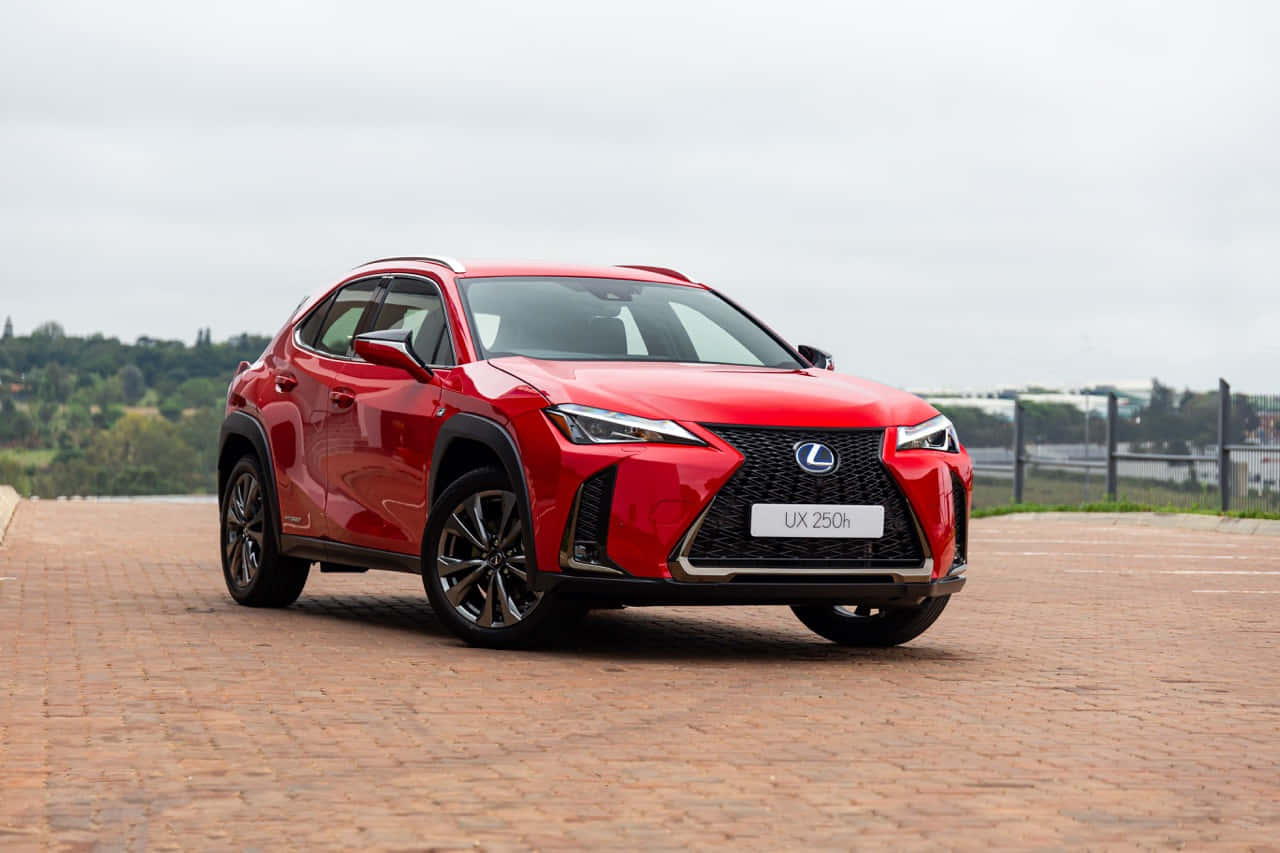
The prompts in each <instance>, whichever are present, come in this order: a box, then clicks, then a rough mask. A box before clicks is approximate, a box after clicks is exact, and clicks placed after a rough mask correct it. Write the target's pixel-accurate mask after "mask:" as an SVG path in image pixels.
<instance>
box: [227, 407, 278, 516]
mask: <svg viewBox="0 0 1280 853" xmlns="http://www.w3.org/2000/svg"><path fill="white" fill-rule="evenodd" d="M232 436H236V437H239V438H243V439H246V440H247V441H248V442H249V443H250V444H251V445H253V450H254V452H255V453H256V454H257V455H258V464H259V465H261V466H262V477H263V480H264V482H263V488H264V489H265V490H266V492H267V495H266V497H267V500H266V504H267V517H268V518H269V519H270V520H271V527H272V530H273V531H274V532H275V534H276V541H277V542H279V541H280V534H281V531H282V530H283V528H282V527H281V524H280V501H279V500H278V499H277V495H276V467H275V465H274V464H273V463H272V461H271V444H270V442H268V441H267V432H266V430H264V429H263V428H262V424H261V423H260V422H259V421H258V419H257V418H255V417H254V416H253V415H250V414H249V413H247V412H232V413H231V414H229V415H227V416H226V418H224V419H223V421H222V430H221V432H220V434H219V436H218V504H219V507H221V504H222V490H223V489H224V488H225V487H226V474H227V472H226V471H224V470H223V468H222V454H223V453H224V452H225V451H226V449H227V441H228V440H230V438H231V437H232Z"/></svg>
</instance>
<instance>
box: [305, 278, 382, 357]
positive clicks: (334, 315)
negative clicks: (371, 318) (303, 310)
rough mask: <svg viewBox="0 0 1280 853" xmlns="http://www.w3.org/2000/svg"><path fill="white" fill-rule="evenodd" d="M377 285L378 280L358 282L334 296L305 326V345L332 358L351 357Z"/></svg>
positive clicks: (318, 309) (317, 310)
mask: <svg viewBox="0 0 1280 853" xmlns="http://www.w3.org/2000/svg"><path fill="white" fill-rule="evenodd" d="M377 285H378V280H377V279H366V280H364V281H356V282H352V283H351V284H348V285H347V286H346V287H344V288H342V289H341V290H339V291H338V292H337V293H335V294H334V295H333V296H331V297H330V298H329V299H328V301H327V302H326V303H325V304H324V305H322V306H321V307H320V308H317V309H316V311H315V313H313V314H312V315H311V316H310V317H308V318H307V319H306V321H305V322H304V323H303V326H302V330H301V337H302V341H303V343H305V344H307V345H308V346H311V347H314V348H316V349H318V350H320V351H321V352H327V353H329V354H330V355H340V356H347V355H350V353H351V339H352V338H353V337H355V334H356V330H357V329H358V328H359V327H360V319H361V318H362V317H363V316H364V313H365V311H366V309H368V307H369V304H370V302H371V301H372V299H373V294H374V292H375V291H376V290H377Z"/></svg>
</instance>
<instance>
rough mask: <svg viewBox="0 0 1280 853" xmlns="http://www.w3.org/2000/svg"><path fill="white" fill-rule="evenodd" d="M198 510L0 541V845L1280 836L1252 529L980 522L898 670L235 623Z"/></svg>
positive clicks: (595, 639) (758, 646)
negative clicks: (476, 645) (944, 595)
mask: <svg viewBox="0 0 1280 853" xmlns="http://www.w3.org/2000/svg"><path fill="white" fill-rule="evenodd" d="M215 539H216V532H215V519H214V512H213V509H212V507H210V506H201V505H148V504H90V503H56V504H55V503H50V502H43V503H36V504H31V503H25V504H23V505H21V506H20V507H19V508H18V511H17V514H16V516H15V517H14V520H13V524H12V526H11V527H10V529H9V534H8V538H7V540H6V541H5V543H4V545H2V546H0V578H5V579H4V580H0V848H5V849H8V848H18V849H21V848H23V847H49V846H67V847H70V848H77V847H81V846H84V847H86V848H87V847H89V846H90V845H92V844H94V843H98V844H102V845H104V846H106V847H108V848H115V847H130V848H141V847H154V848H165V847H181V848H209V847H213V848H231V847H235V848H239V847H246V846H249V847H252V846H260V847H270V848H278V847H285V846H290V847H303V848H315V847H318V846H325V847H334V846H344V847H384V848H423V847H440V848H450V847H456V848H470V847H473V846H476V845H479V846H481V847H485V848H497V849H501V848H525V847H534V848H557V847H564V846H608V847H655V848H662V847H680V846H686V845H690V844H702V845H726V846H727V845H733V846H736V847H755V848H766V847H767V848H775V847H779V846H789V847H824V848H848V847H852V846H862V847H893V848H915V847H921V848H936V847H971V848H981V847H1014V848H1031V847H1049V848H1081V847H1092V848H1097V847H1107V846H1124V847H1129V846H1159V847H1163V846H1185V847H1188V848H1194V849H1205V848H1214V847H1218V848H1222V849H1240V848H1247V847H1257V848H1266V847H1270V848H1272V849H1275V848H1276V845H1277V843H1278V842H1280V660H1278V654H1280V644H1278V642H1277V641H1278V640H1280V619H1278V618H1277V616H1276V608H1277V606H1280V554H1278V553H1277V551H1276V548H1275V542H1274V541H1273V540H1271V539H1270V538H1268V537H1247V536H1231V535H1225V534H1217V533H1202V532H1194V531H1171V530H1156V529H1137V528H1135V529H1124V528H1116V527H1111V526H1106V527H1103V526H1097V525H1094V526H1091V525H1090V524H1089V523H1088V519H1087V517H1084V518H1082V520H1081V521H1078V522H1061V521H1055V522H1044V521H1041V522H1037V523H1034V524H1033V523H1028V522H1025V521H1019V520H1016V519H1000V520H991V521H983V522H978V523H976V524H975V525H974V534H973V545H972V552H973V554H974V560H975V568H974V569H973V571H972V579H971V581H970V585H969V588H968V589H966V590H965V591H964V593H963V594H962V595H961V596H959V597H957V599H956V600H955V601H954V602H953V603H952V606H951V607H950V608H949V609H948V611H947V612H946V613H945V614H943V616H942V618H941V620H940V621H939V622H938V624H937V625H935V627H934V628H933V629H932V630H931V631H930V632H929V633H928V634H926V635H925V636H924V637H922V638H920V639H919V640H917V641H915V642H914V643H912V644H911V645H910V646H907V647H904V648H900V649H894V650H887V651H856V650H847V649H842V648H838V647H836V646H833V645H831V644H828V643H826V642H824V641H822V640H820V639H818V638H817V637H815V636H813V635H810V634H809V633H807V631H806V630H805V629H804V628H803V627H802V626H801V625H800V624H799V623H798V622H796V621H795V620H794V619H793V618H792V617H791V615H790V613H789V612H788V611H786V610H785V609H778V608H747V609H739V608H731V609H719V610H717V609H692V608H689V609H660V610H657V609H649V610H646V609H629V610H626V611H622V612H608V613H601V614H597V615H593V616H592V617H591V618H590V619H589V620H588V622H587V624H586V625H585V627H584V628H583V630H582V631H581V633H579V634H578V635H576V637H575V638H574V639H573V640H572V641H571V642H570V643H567V644H566V645H564V646H563V647H560V648H556V649H552V650H547V651H540V652H535V653H498V652H490V651H480V650H474V649H469V648H466V647H464V646H461V645H460V644H459V643H458V642H456V641H455V640H454V639H452V638H451V637H450V636H448V635H447V634H445V633H444V631H443V630H442V629H441V627H440V625H439V623H438V622H437V620H436V619H435V618H434V617H433V615H432V613H431V611H430V609H429V608H428V606H427V604H426V602H425V599H424V596H423V593H422V589H421V586H420V585H419V584H418V583H417V582H416V580H415V579H414V578H412V577H408V576H402V575H385V574H382V575H380V574H369V575H363V576H360V575H354V576H348V575H318V574H316V575H313V577H312V580H311V582H310V584H309V586H308V588H307V591H306V593H304V596H303V598H302V600H301V601H300V602H299V603H298V605H296V606H295V607H293V608H291V609H289V610H285V611H275V612H272V611H259V610H250V609H246V608H241V607H237V606H236V605H234V604H233V603H232V602H231V601H230V599H229V598H228V597H227V595H226V592H225V590H224V589H223V585H222V578H221V575H220V573H219V570H218V568H217V565H216V562H215V550H214V548H215V546H214V541H215Z"/></svg>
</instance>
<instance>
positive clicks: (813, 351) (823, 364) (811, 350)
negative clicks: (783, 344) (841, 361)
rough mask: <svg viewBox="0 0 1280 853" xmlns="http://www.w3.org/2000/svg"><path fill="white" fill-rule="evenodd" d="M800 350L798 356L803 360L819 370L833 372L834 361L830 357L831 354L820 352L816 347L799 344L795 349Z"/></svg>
mask: <svg viewBox="0 0 1280 853" xmlns="http://www.w3.org/2000/svg"><path fill="white" fill-rule="evenodd" d="M796 349H798V350H800V354H801V355H802V356H804V357H805V360H806V361H808V362H809V363H810V364H812V365H813V366H814V367H816V368H818V369H819V370H835V369H836V360H835V359H834V358H832V357H831V353H829V352H827V351H826V350H820V349H818V348H817V347H811V346H809V345H808V344H801V345H800V346H798V347H796Z"/></svg>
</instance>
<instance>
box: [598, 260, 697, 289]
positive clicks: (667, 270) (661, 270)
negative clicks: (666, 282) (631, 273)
mask: <svg viewBox="0 0 1280 853" xmlns="http://www.w3.org/2000/svg"><path fill="white" fill-rule="evenodd" d="M614 266H615V267H625V268H626V269H629V270H648V271H649V272H656V273H658V274H660V275H669V276H671V277H672V278H678V279H680V280H681V281H687V282H689V283H690V284H693V279H691V278H689V276H687V275H685V274H684V273H682V272H680V271H679V270H673V269H671V267H651V266H647V265H645V264H614Z"/></svg>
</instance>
